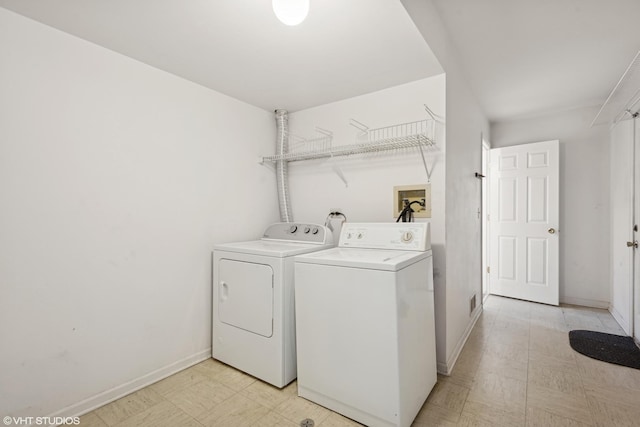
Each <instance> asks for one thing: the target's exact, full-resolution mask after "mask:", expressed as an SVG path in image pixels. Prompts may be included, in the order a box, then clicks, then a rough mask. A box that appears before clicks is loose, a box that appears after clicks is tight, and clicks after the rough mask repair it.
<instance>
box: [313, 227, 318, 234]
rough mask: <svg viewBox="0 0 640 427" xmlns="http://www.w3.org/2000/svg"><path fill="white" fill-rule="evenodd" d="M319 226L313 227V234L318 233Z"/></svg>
mask: <svg viewBox="0 0 640 427" xmlns="http://www.w3.org/2000/svg"><path fill="white" fill-rule="evenodd" d="M318 231H320V230H318V227H313V229H312V230H311V234H318Z"/></svg>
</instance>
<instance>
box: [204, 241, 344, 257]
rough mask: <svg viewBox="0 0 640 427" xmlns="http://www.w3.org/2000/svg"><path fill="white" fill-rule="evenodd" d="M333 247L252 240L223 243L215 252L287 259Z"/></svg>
mask: <svg viewBox="0 0 640 427" xmlns="http://www.w3.org/2000/svg"><path fill="white" fill-rule="evenodd" d="M331 247H333V244H326V245H318V244H314V243H299V242H287V241H280V240H251V241H248V242H235V243H223V244H220V245H215V246H214V247H213V250H219V251H227V252H238V253H243V254H251V255H263V256H270V257H277V258H285V257H290V256H294V255H300V254H306V253H309V252H314V251H319V250H322V249H328V248H331Z"/></svg>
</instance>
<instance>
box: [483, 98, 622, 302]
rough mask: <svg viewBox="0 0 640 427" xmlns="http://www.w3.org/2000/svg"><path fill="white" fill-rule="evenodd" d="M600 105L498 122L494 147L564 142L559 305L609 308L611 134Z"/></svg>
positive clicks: (562, 148)
mask: <svg viewBox="0 0 640 427" xmlns="http://www.w3.org/2000/svg"><path fill="white" fill-rule="evenodd" d="M597 112H598V108H597V107H593V108H580V109H574V110H569V111H564V112H559V113H552V114H548V115H544V116H538V117H533V118H527V119H520V120H512V121H508V122H500V123H493V124H492V125H491V146H492V148H497V147H505V146H509V145H518V144H523V143H528V142H539V141H546V140H551V139H559V140H560V227H559V231H560V237H561V239H560V301H561V302H565V303H569V304H578V305H585V306H591V307H600V308H607V307H608V306H609V300H610V295H609V292H610V275H609V271H610V267H609V262H608V260H609V149H608V143H609V132H608V127H607V126H606V125H600V126H595V127H593V128H590V124H591V121H592V120H593V118H594V117H595V115H596V113H597Z"/></svg>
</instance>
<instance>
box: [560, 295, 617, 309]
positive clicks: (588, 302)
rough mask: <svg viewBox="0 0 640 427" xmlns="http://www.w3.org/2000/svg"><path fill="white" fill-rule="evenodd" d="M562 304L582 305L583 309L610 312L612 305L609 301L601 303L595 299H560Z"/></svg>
mask: <svg viewBox="0 0 640 427" xmlns="http://www.w3.org/2000/svg"><path fill="white" fill-rule="evenodd" d="M560 304H570V305H580V306H583V307H591V308H602V309H605V310H609V308H610V306H611V304H610V303H609V301H600V300H595V299H585V298H575V297H560Z"/></svg>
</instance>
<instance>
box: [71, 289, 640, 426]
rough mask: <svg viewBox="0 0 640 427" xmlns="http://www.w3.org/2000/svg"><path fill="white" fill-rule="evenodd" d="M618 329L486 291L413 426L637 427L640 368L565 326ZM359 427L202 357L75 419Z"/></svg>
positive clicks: (592, 315) (572, 310) (596, 316)
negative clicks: (598, 354) (592, 348)
mask: <svg viewBox="0 0 640 427" xmlns="http://www.w3.org/2000/svg"><path fill="white" fill-rule="evenodd" d="M571 329H589V330H595V331H601V332H609V333H614V334H620V335H624V333H623V332H622V330H621V329H620V327H619V326H618V324H617V323H616V322H615V320H614V319H613V317H612V316H611V315H610V314H609V313H608V312H607V311H606V310H597V309H588V308H583V307H575V306H562V307H551V306H546V305H542V304H534V303H529V302H524V301H518V300H511V299H508V298H501V297H496V296H491V297H489V298H488V299H487V301H486V303H485V306H484V312H483V313H482V316H481V317H480V319H479V320H478V323H477V324H476V326H475V328H474V330H473V332H472V333H471V336H470V337H469V340H468V341H467V343H466V345H465V347H464V349H463V351H462V353H461V355H460V357H459V359H458V362H457V363H456V366H455V367H454V369H453V373H452V375H451V376H448V377H446V376H438V383H437V384H436V386H435V388H434V389H433V391H432V392H431V395H430V396H429V399H428V400H427V402H426V403H425V405H424V406H423V408H422V410H421V411H420V413H419V414H418V416H417V418H416V420H415V422H414V424H413V426H415V427H426V426H478V427H481V426H487V427H488V426H492V427H493V426H504V427H515V426H540V427H542V426H544V427H550V426H571V427H573V426H575V427H579V426H606V427H617V426H638V425H640V370H635V369H631V368H625V367H621V366H616V365H611V364H607V363H604V362H600V361H597V360H593V359H590V358H587V357H585V356H582V355H580V354H578V353H576V352H575V351H573V350H572V349H571V347H570V346H569V340H568V336H567V332H568V331H569V330H571ZM305 418H311V419H313V420H314V421H315V424H316V426H318V427H342V426H358V425H359V424H357V423H355V422H353V421H351V420H349V419H347V418H344V417H342V416H340V415H339V414H336V413H334V412H331V411H329V410H327V409H325V408H323V407H321V406H318V405H315V404H314V403H312V402H309V401H307V400H305V399H302V398H300V397H298V396H297V393H296V383H295V382H294V383H292V384H291V385H289V386H287V387H285V388H284V389H283V390H279V389H276V388H274V387H271V386H269V385H267V384H265V383H263V382H261V381H258V380H256V379H255V378H253V377H251V376H248V375H246V374H244V373H242V372H239V371H237V370H235V369H233V368H231V367H229V366H227V365H224V364H222V363H219V362H217V361H215V360H213V359H209V360H206V361H204V362H202V363H199V364H197V365H195V366H193V367H191V368H189V369H186V370H184V371H182V372H179V373H177V374H175V375H173V376H171V377H169V378H166V379H164V380H162V381H160V382H157V383H155V384H152V385H150V386H148V387H146V388H144V389H142V390H139V391H137V392H135V393H133V394H130V395H128V396H125V397H123V398H121V399H119V400H117V401H115V402H112V403H110V404H108V405H105V406H103V407H101V408H98V409H96V410H94V411H92V412H90V413H88V414H86V415H84V416H82V417H81V418H80V421H81V423H80V425H81V426H83V427H107V426H109V427H110V426H117V427H134V426H135V427H143V426H149V427H163V426H167V427H169V426H171V427H174V426H180V427H190V426H194V427H199V426H223V427H233V426H263V427H270V426H274V427H275V426H285V427H286V426H289V427H293V426H298V425H299V423H300V421H301V420H303V419H305Z"/></svg>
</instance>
